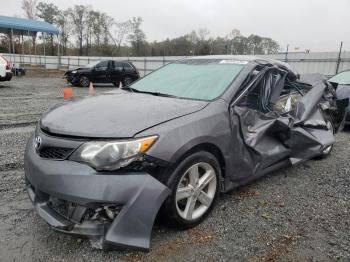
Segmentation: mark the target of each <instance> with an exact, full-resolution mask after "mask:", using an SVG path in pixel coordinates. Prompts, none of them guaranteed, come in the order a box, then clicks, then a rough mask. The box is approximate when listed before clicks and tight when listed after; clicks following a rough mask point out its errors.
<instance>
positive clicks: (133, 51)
mask: <svg viewBox="0 0 350 262" xmlns="http://www.w3.org/2000/svg"><path fill="white" fill-rule="evenodd" d="M22 10H23V12H24V14H25V17H26V18H28V19H33V20H44V21H46V22H48V23H50V24H53V25H55V26H56V27H57V28H58V29H59V32H60V33H59V45H60V46H59V47H60V50H61V54H62V55H79V56H82V55H85V56H183V55H214V54H244V55H256V54H272V53H277V52H278V51H279V50H280V46H279V44H278V43H277V42H276V41H275V40H273V39H271V38H268V37H262V36H259V35H255V34H252V35H250V36H247V37H246V36H244V35H242V34H241V32H240V31H239V30H238V29H233V30H232V31H231V32H229V33H228V34H227V35H226V36H223V37H221V36H218V37H211V36H210V32H209V31H208V30H207V29H205V28H201V29H199V30H197V31H194V30H193V31H191V32H189V33H187V34H185V35H183V36H180V37H176V38H172V39H169V38H167V39H166V40H164V41H153V42H150V41H147V37H146V34H145V32H144V31H143V30H142V23H143V20H142V18H141V17H133V18H131V19H129V20H127V21H116V20H115V19H114V18H113V17H111V16H109V15H108V14H106V13H104V12H100V11H98V10H94V9H93V8H92V7H91V6H89V5H74V6H73V7H70V8H68V9H65V10H62V9H60V8H59V7H58V6H56V5H55V4H53V3H46V2H42V1H41V2H38V1H37V0H22ZM8 38H9V37H8V36H7V38H6V36H3V37H2V38H1V40H0V48H1V47H2V49H3V50H4V49H6V46H7V44H6V41H8V40H9V39H8ZM37 39H39V41H38V43H37ZM22 40H23V37H22ZM26 41H27V44H29V43H28V41H30V42H31V44H32V45H33V46H37V49H38V52H40V50H42V49H43V45H44V43H45V47H46V50H47V53H48V54H51V55H56V54H57V49H58V48H57V45H58V43H57V41H56V40H55V39H54V37H53V36H52V35H48V34H45V35H43V34H40V35H38V36H36V35H34V36H32V38H31V40H28V39H27V40H26ZM17 42H18V41H17ZM18 49H19V48H18ZM0 51H1V49H0Z"/></svg>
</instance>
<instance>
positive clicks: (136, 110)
mask: <svg viewBox="0 0 350 262" xmlns="http://www.w3.org/2000/svg"><path fill="white" fill-rule="evenodd" d="M207 104H208V102H205V101H194V100H186V99H176V98H169V97H160V96H154V95H149V94H140V93H130V92H127V91H122V90H118V91H114V92H110V93H105V94H102V95H97V96H91V97H85V98H83V99H79V100H75V101H70V102H65V103H63V104H60V105H57V106H55V107H54V108H52V109H51V110H49V111H48V112H47V113H45V114H44V115H43V117H42V119H41V121H40V124H41V128H42V129H43V130H46V131H48V132H50V133H53V134H60V135H69V136H79V137H95V138H103V137H105V138H129V137H133V136H134V135H136V134H137V133H139V132H141V131H143V130H145V129H148V128H150V127H153V126H155V125H158V124H160V123H163V122H166V121H169V120H172V119H174V118H178V117H181V116H184V115H187V114H191V113H193V112H196V111H199V110H201V109H203V108H204V107H205V106H206V105H207Z"/></svg>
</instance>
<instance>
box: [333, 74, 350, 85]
mask: <svg viewBox="0 0 350 262" xmlns="http://www.w3.org/2000/svg"><path fill="white" fill-rule="evenodd" d="M329 81H330V82H334V83H338V84H339V85H350V71H345V72H341V73H339V74H337V75H335V76H333V77H332V78H330V79H329Z"/></svg>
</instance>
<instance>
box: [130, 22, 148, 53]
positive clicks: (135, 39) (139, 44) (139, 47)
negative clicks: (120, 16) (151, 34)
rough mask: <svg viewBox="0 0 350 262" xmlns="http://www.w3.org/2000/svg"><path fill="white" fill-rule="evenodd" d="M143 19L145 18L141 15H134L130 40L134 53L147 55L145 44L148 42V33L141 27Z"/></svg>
mask: <svg viewBox="0 0 350 262" xmlns="http://www.w3.org/2000/svg"><path fill="white" fill-rule="evenodd" d="M142 21H143V20H142V18H141V17H133V19H132V20H131V31H130V33H129V35H128V40H129V42H130V43H131V46H132V48H133V50H134V54H135V55H137V56H141V55H145V52H144V51H145V50H144V46H145V42H146V35H145V33H144V32H143V30H142V29H141V24H142Z"/></svg>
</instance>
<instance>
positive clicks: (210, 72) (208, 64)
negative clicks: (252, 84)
mask: <svg viewBox="0 0 350 262" xmlns="http://www.w3.org/2000/svg"><path fill="white" fill-rule="evenodd" d="M225 61H226V60H223V61H216V60H213V61H210V60H205V61H202V60H185V61H183V62H177V63H173V64H169V65H167V66H164V67H162V68H160V69H159V70H157V71H155V72H153V73H152V74H149V75H147V76H146V77H144V78H142V79H141V80H139V81H137V82H136V83H134V84H132V85H131V87H132V88H134V89H136V90H138V91H143V92H152V93H153V92H154V93H161V94H166V95H169V96H176V97H181V98H189V99H198V100H212V99H214V98H217V97H218V96H220V95H221V94H222V93H223V92H224V91H225V90H226V89H227V87H228V86H229V85H230V83H231V82H232V81H233V80H234V79H235V77H236V76H237V75H238V74H239V72H240V71H241V70H242V68H243V65H242V64H238V63H235V62H234V61H231V63H226V62H225Z"/></svg>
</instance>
